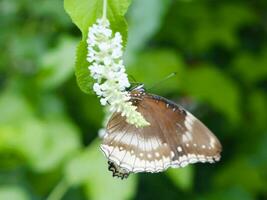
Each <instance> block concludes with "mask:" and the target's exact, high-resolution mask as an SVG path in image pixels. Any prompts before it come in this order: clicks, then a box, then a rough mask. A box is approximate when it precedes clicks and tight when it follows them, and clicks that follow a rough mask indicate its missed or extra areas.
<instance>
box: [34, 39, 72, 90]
mask: <svg viewBox="0 0 267 200" xmlns="http://www.w3.org/2000/svg"><path fill="white" fill-rule="evenodd" d="M76 44H77V40H76V39H73V38H69V37H62V38H61V40H60V41H59V44H58V46H56V47H55V48H54V49H52V50H51V51H48V52H47V53H46V54H45V55H44V56H43V57H42V60H41V68H40V72H39V73H38V74H37V76H36V81H37V84H39V85H40V86H39V87H40V88H45V89H54V88H56V87H58V86H60V85H61V84H62V83H63V82H65V81H66V80H67V79H68V78H69V77H70V76H71V75H72V73H73V71H74V63H73V62H72V59H73V58H74V57H75V49H76Z"/></svg>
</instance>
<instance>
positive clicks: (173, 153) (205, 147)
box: [101, 95, 221, 172]
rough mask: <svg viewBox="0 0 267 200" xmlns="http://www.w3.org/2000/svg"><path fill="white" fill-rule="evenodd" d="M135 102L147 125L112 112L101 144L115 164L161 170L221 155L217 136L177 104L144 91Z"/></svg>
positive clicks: (129, 168)
mask: <svg viewBox="0 0 267 200" xmlns="http://www.w3.org/2000/svg"><path fill="white" fill-rule="evenodd" d="M136 106H137V107H138V109H137V110H138V111H139V112H140V113H141V114H142V115H143V116H144V117H145V119H146V120H147V121H148V122H149V123H150V126H147V127H144V128H136V127H135V126H134V125H130V124H128V123H127V122H126V121H125V118H124V117H122V116H121V115H120V113H115V114H113V116H112V117H111V119H110V120H109V123H108V125H107V134H106V135H105V136H104V139H103V143H102V144H101V149H102V151H103V152H104V153H105V155H106V157H107V158H108V159H109V160H111V161H112V162H114V163H116V164H117V165H118V166H120V167H122V168H125V169H126V170H128V171H129V172H142V171H146V172H160V171H163V170H165V169H167V168H168V167H184V166H186V165H187V164H189V163H195V162H214V161H216V160H219V159H220V152H221V145H220V142H219V141H218V139H217V138H216V136H214V134H213V133H212V132H211V131H209V129H208V128H206V127H205V126H204V125H203V124H202V123H201V122H200V121H199V120H198V119H196V118H195V117H194V116H193V115H192V114H190V113H189V112H188V111H185V110H184V109H183V108H181V107H180V106H178V105H177V104H175V103H173V102H171V101H168V100H166V99H164V98H162V97H159V96H155V95H145V96H144V97H143V98H142V100H140V101H139V102H138V104H137V105H136Z"/></svg>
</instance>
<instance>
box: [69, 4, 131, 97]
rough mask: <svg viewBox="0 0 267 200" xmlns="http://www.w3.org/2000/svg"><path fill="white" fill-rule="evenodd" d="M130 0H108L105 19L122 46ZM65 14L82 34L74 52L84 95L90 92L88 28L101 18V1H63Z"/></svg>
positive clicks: (77, 76)
mask: <svg viewBox="0 0 267 200" xmlns="http://www.w3.org/2000/svg"><path fill="white" fill-rule="evenodd" d="M129 4H130V0H108V4H107V5H108V9H107V17H108V19H109V21H110V24H111V28H112V30H113V31H114V32H120V33H121V35H122V39H123V41H124V44H126V41H127V23H126V20H125V19H124V15H125V13H126V11H127V9H128V6H129ZM64 6H65V10H66V12H67V13H68V14H69V16H70V17H71V19H72V21H73V23H75V24H76V25H77V27H78V28H79V29H80V31H81V32H82V41H81V42H80V43H79V45H78V48H77V52H76V64H75V65H76V78H77V82H78V85H79V86H80V88H81V90H82V91H83V92H85V93H90V92H91V82H92V79H91V78H90V76H88V75H89V72H88V64H89V63H88V62H87V61H86V55H87V47H86V38H87V33H88V28H89V27H90V26H92V25H93V24H94V23H95V22H96V20H97V19H98V18H101V17H102V13H103V9H102V7H103V1H99V0H90V1H88V0H65V1H64Z"/></svg>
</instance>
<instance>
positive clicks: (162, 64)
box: [127, 49, 184, 95]
mask: <svg viewBox="0 0 267 200" xmlns="http://www.w3.org/2000/svg"><path fill="white" fill-rule="evenodd" d="M127 71H128V74H129V75H131V76H133V77H134V78H138V79H137V80H136V81H137V82H141V83H145V85H146V88H150V87H151V86H154V85H156V84H157V83H159V82H160V81H161V80H163V79H164V78H166V77H167V76H168V75H170V74H171V73H173V72H176V73H177V74H176V76H174V77H172V78H170V79H168V80H166V81H165V82H164V84H159V85H157V86H156V87H154V88H153V91H149V92H154V93H160V94H161V95H165V94H168V93H171V92H177V91H178V90H179V88H180V86H181V83H182V81H183V77H184V63H183V61H182V58H180V57H179V56H177V55H176V53H175V52H174V51H172V50H168V49H163V50H151V51H147V52H144V53H142V55H140V56H139V58H138V60H137V61H136V62H135V63H133V64H132V65H130V66H129V68H128V70H127Z"/></svg>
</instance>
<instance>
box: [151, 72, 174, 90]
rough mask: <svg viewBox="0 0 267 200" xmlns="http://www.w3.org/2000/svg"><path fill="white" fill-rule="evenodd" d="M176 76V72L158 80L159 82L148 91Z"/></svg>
mask: <svg viewBox="0 0 267 200" xmlns="http://www.w3.org/2000/svg"><path fill="white" fill-rule="evenodd" d="M176 75H177V72H172V73H171V74H169V75H168V76H166V77H165V78H164V79H162V80H160V81H159V82H157V83H155V84H154V85H152V86H151V87H150V88H149V90H151V89H152V88H154V87H156V86H158V85H159V84H161V83H163V82H164V81H166V80H168V79H170V78H172V77H174V76H176Z"/></svg>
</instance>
